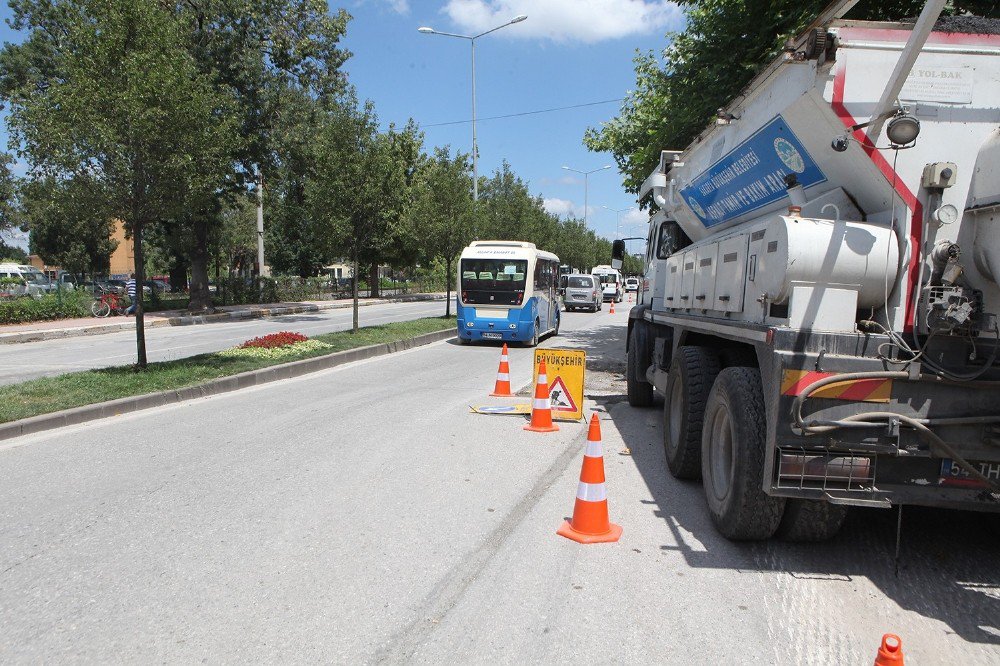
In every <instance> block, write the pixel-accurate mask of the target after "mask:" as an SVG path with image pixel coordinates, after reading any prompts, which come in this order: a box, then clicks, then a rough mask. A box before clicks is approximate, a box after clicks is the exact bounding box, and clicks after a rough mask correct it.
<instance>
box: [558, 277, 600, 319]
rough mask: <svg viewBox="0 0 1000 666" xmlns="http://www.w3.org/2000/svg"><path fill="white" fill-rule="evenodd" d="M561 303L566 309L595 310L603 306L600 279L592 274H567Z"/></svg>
mask: <svg viewBox="0 0 1000 666" xmlns="http://www.w3.org/2000/svg"><path fill="white" fill-rule="evenodd" d="M563 304H564V305H565V306H566V310H567V311H569V310H583V309H586V310H590V311H591V312H597V311H598V310H600V309H601V308H602V307H604V298H603V297H602V294H601V281H600V280H599V279H598V278H597V276H594V275H583V274H576V275H567V276H566V287H565V289H564V290H563Z"/></svg>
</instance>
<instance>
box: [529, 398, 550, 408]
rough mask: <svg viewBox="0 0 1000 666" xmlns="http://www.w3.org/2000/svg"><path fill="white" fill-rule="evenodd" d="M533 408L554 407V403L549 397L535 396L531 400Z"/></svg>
mask: <svg viewBox="0 0 1000 666" xmlns="http://www.w3.org/2000/svg"><path fill="white" fill-rule="evenodd" d="M531 408H532V409H552V403H551V401H550V400H549V399H548V398H533V399H532V401H531Z"/></svg>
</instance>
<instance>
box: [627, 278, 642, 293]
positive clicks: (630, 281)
mask: <svg viewBox="0 0 1000 666" xmlns="http://www.w3.org/2000/svg"><path fill="white" fill-rule="evenodd" d="M625 291H639V278H625Z"/></svg>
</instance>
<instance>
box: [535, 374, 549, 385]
mask: <svg viewBox="0 0 1000 666" xmlns="http://www.w3.org/2000/svg"><path fill="white" fill-rule="evenodd" d="M538 383H539V384H544V385H545V386H546V388H547V387H548V385H549V378H548V377H546V376H545V375H538Z"/></svg>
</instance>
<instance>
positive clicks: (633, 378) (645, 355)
mask: <svg viewBox="0 0 1000 666" xmlns="http://www.w3.org/2000/svg"><path fill="white" fill-rule="evenodd" d="M649 358H650V353H649V335H648V334H647V332H646V326H645V324H643V323H642V322H641V321H637V322H636V323H635V324H634V325H633V326H632V333H631V334H630V335H629V341H628V357H627V363H626V365H625V386H626V387H627V388H628V404H630V405H632V406H633V407H649V406H650V405H652V404H653V385H652V384H650V383H649V382H647V381H646V368H647V367H649Z"/></svg>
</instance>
